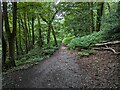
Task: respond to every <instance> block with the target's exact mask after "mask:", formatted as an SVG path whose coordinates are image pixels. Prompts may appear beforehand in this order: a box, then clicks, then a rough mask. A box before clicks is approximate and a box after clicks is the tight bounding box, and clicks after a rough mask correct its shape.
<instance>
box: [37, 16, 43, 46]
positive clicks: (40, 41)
mask: <svg viewBox="0 0 120 90" xmlns="http://www.w3.org/2000/svg"><path fill="white" fill-rule="evenodd" d="M38 28H39V29H38V30H39V47H40V48H41V47H42V42H43V41H42V32H41V26H40V17H39V16H38Z"/></svg>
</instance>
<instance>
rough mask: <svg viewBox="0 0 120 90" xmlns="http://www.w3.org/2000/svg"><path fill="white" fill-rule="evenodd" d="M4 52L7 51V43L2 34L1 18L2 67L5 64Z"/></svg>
mask: <svg viewBox="0 0 120 90" xmlns="http://www.w3.org/2000/svg"><path fill="white" fill-rule="evenodd" d="M6 50H7V43H6V40H5V37H4V34H3V18H2V66H3V67H4V66H5V63H6Z"/></svg>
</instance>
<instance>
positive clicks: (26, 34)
mask: <svg viewBox="0 0 120 90" xmlns="http://www.w3.org/2000/svg"><path fill="white" fill-rule="evenodd" d="M24 26H25V27H24V35H25V47H26V51H25V52H26V54H27V53H28V28H27V24H26V13H24Z"/></svg>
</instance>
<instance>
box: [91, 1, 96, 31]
mask: <svg viewBox="0 0 120 90" xmlns="http://www.w3.org/2000/svg"><path fill="white" fill-rule="evenodd" d="M90 7H91V12H90V13H91V20H92V22H91V27H92V30H91V32H93V31H94V30H95V28H94V16H93V2H91V3H90Z"/></svg>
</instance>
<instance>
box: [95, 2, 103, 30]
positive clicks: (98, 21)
mask: <svg viewBox="0 0 120 90" xmlns="http://www.w3.org/2000/svg"><path fill="white" fill-rule="evenodd" d="M98 6H100V8H98V9H97V23H96V31H100V26H101V18H102V15H103V8H104V3H103V2H99V3H98Z"/></svg>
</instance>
